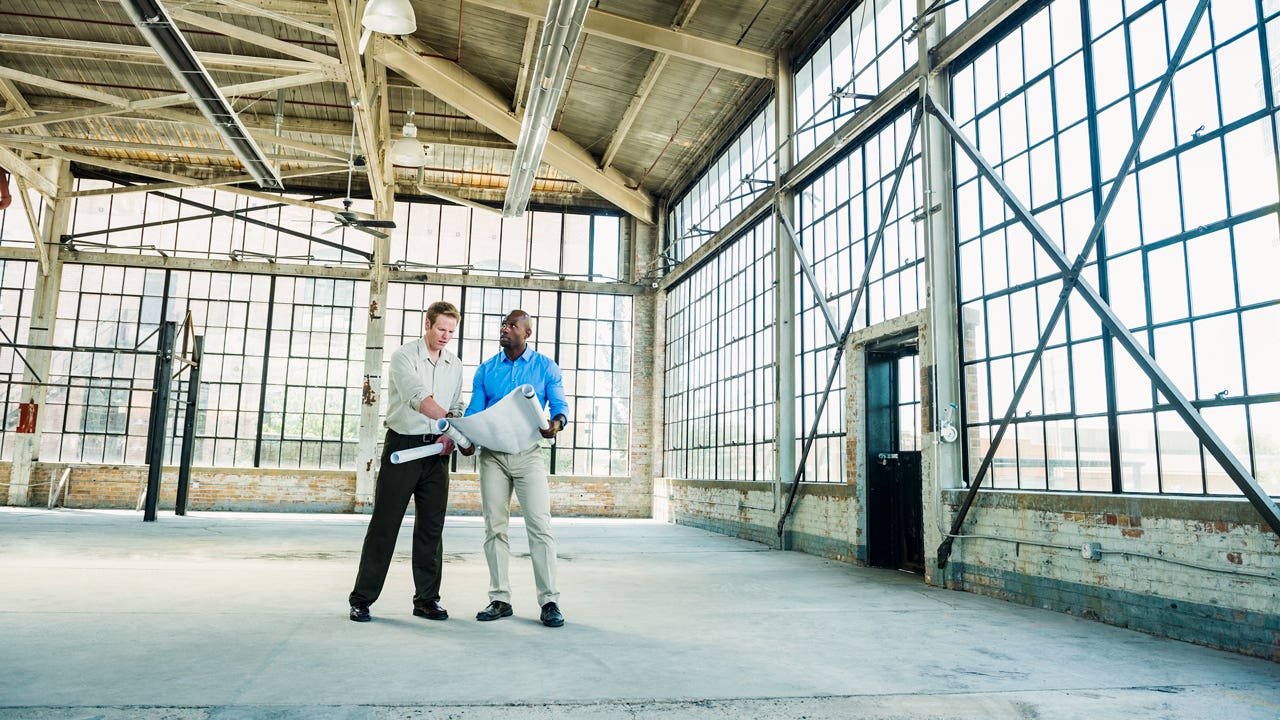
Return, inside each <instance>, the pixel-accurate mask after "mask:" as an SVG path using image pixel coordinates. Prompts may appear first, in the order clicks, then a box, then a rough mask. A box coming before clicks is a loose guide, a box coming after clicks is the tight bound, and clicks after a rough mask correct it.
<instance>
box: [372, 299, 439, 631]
mask: <svg viewBox="0 0 1280 720" xmlns="http://www.w3.org/2000/svg"><path fill="white" fill-rule="evenodd" d="M461 320H462V316H461V315H460V314H459V313H458V309H457V308H456V307H454V306H453V305H452V304H451V303H447V302H437V303H432V304H431V306H430V307H428V308H427V320H426V334H425V336H423V337H421V338H418V339H416V340H414V341H413V342H410V343H406V344H405V345H403V346H401V347H400V349H398V350H396V351H395V353H393V354H392V355H391V369H390V378H389V379H388V383H387V421H386V424H387V435H386V440H385V442H384V443H383V447H382V464H381V466H380V468H379V470H378V481H377V488H376V489H375V491H374V496H373V514H372V516H371V517H370V518H369V529H368V531H367V532H366V533H365V536H364V547H363V548H362V549H361V550H360V569H359V571H358V572H357V573H356V583H355V587H354V588H353V589H352V590H351V595H350V597H349V600H350V603H351V619H352V620H354V621H356V622H366V621H368V620H369V619H370V617H369V606H370V605H372V604H373V603H374V601H376V600H377V599H378V595H380V594H381V593H382V585H383V583H384V582H385V581H386V578H387V569H388V568H390V566H391V556H392V555H393V554H394V553H395V549H396V535H397V533H399V531H400V523H401V522H402V521H403V520H404V513H405V510H406V509H407V508H408V505H409V498H410V497H412V498H413V501H414V518H413V586H414V594H413V614H414V615H416V616H418V617H424V618H428V619H431V620H446V619H448V617H449V613H448V612H447V611H445V609H444V608H443V607H441V606H440V571H441V566H442V565H443V558H444V552H443V547H442V545H441V543H440V535H441V533H442V532H443V531H444V517H445V510H446V508H447V507H448V503H449V455H450V453H452V452H453V442H452V441H450V440H449V438H448V437H445V436H442V435H437V434H436V420H439V419H440V418H443V417H455V416H459V415H461V414H462V410H463V407H464V406H463V404H462V361H460V360H459V359H458V356H457V355H454V354H453V353H452V352H450V351H449V350H448V349H446V348H445V346H446V345H448V344H449V341H450V340H452V339H453V335H454V333H455V332H457V330H458V323H459V322H460V321H461ZM435 442H439V443H442V444H443V445H444V446H445V451H444V452H442V453H441V454H439V455H434V456H431V457H425V458H419V459H417V460H409V461H407V462H403V463H399V464H396V463H392V462H391V454H392V453H394V452H397V451H400V450H408V449H410V448H415V447H418V446H421V445H430V444H431V443H435Z"/></svg>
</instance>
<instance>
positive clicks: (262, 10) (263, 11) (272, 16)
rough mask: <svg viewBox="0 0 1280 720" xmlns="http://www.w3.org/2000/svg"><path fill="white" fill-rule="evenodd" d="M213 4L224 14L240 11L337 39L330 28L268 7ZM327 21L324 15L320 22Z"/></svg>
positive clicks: (229, 1)
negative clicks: (230, 11) (217, 5)
mask: <svg viewBox="0 0 1280 720" xmlns="http://www.w3.org/2000/svg"><path fill="white" fill-rule="evenodd" d="M214 2H216V3H218V4H219V5H221V6H223V7H222V11H223V12H226V11H228V10H241V11H243V12H245V13H247V14H249V15H254V16H256V17H264V18H267V19H269V20H274V21H276V22H278V23H283V24H285V25H290V26H292V27H296V28H298V29H299V30H306V31H307V32H309V33H314V34H316V35H320V36H322V37H327V38H329V39H330V40H336V39H337V37H338V36H337V33H335V32H334V31H333V30H332V29H331V28H326V27H320V26H319V25H314V24H312V23H309V22H307V21H305V20H301V19H299V18H296V17H294V16H293V15H290V14H289V13H288V12H278V11H276V10H272V9H271V8H269V7H263V6H261V5H254V4H252V3H248V2H244V0H214ZM188 7H189V6H188ZM329 19H330V18H329V16H328V15H327V14H326V15H325V16H324V17H323V20H321V22H325V21H328V20H329Z"/></svg>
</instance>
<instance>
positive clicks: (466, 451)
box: [458, 445, 476, 457]
mask: <svg viewBox="0 0 1280 720" xmlns="http://www.w3.org/2000/svg"><path fill="white" fill-rule="evenodd" d="M458 452H460V453H462V456H463V457H471V456H472V455H475V454H476V446H475V445H468V446H466V447H462V446H458Z"/></svg>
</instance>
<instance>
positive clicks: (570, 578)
mask: <svg viewBox="0 0 1280 720" xmlns="http://www.w3.org/2000/svg"><path fill="white" fill-rule="evenodd" d="M367 521H368V518H367V516H361V515H277V514H240V513H195V514H193V515H190V516H188V517H185V518H179V517H174V516H173V515H172V514H162V515H161V517H160V519H159V521H158V522H155V523H143V522H142V520H141V515H140V514H135V513H128V512H116V511H88V510H54V511H46V510H36V509H25V508H21V509H20V508H3V509H0V578H2V579H3V584H2V585H0V587H3V590H2V591H0V718H24V719H27V718H29V719H32V720H49V719H56V720H72V719H75V720H80V719H85V720H88V719H89V718H94V719H96V720H116V719H117V718H147V719H156V720H158V719H160V718H167V719H173V720H188V719H197V718H198V719H202V720H203V719H206V718H210V719H216V720H241V719H248V718H269V719H272V720H302V719H303V718H306V719H308V720H312V719H315V720H330V719H335V720H365V719H373V718H424V719H425V718H433V719H434V718H439V719H444V718H497V719H501V720H507V719H510V720H515V719H517V718H520V719H532V720H537V719H540V718H553V717H571V718H587V719H590V720H612V719H615V718H663V719H667V718H744V717H749V718H801V717H803V718H810V719H813V720H823V719H828V718H829V719H832V720H834V719H836V718H841V719H848V718H975V719H977V718H984V719H986V718H1004V717H1016V718H1047V719H1056V718H1086V717H1087V718H1098V717H1124V716H1129V717H1139V718H1156V717H1158V718H1204V717H1213V718H1231V720H1243V719H1245V718H1268V719H1274V718H1280V665H1278V664H1275V663H1271V662H1267V661H1264V660H1258V659H1251V658H1246V657H1241V656H1236V655H1232V654H1228V653H1223V652H1217V651H1214V650H1209V649H1206V648H1202V647H1197V646H1194V645H1189V644H1186V643H1181V642H1175V641H1170V640H1162V639H1159V638H1154V637H1150V636H1147V635H1143V634H1141V633H1137V632H1132V631H1128V630H1122V629H1119V628H1114V627H1109V626H1106V625H1102V624H1099V623H1095V622H1090V621H1086V620H1081V619H1079V618H1075V617H1071V616H1067V615H1062V614H1059V613H1054V612H1048V611H1043V610H1036V609H1033V608H1028V607H1023V606H1020V605H1013V604H1009V603H1004V602H1000V601H997V600H992V599H989V598H984V597H979V596H976V595H971V594H967V593H959V592H952V591H948V590H939V589H936V588H930V587H926V586H925V585H924V584H923V583H922V582H921V581H920V580H919V579H918V578H916V577H914V576H911V575H905V574H901V573H896V572H889V571H883V570H872V569H866V568H856V567H850V566H847V565H843V564H840V563H835V562H830V561H825V560H822V559H819V558H815V557H810V556H807V555H802V554H799V553H785V552H778V551H773V550H769V549H767V548H765V547H764V546H761V545H757V544H754V543H749V542H745V541H740V540H735V539H731V538H726V537H721V536H718V535H714V534H710V533H705V532H702V531H699V530H694V529H691V528H687V527H675V526H670V525H664V524H661V523H656V522H650V521H612V520H581V519H575V520H557V521H556V532H557V536H558V539H559V544H560V557H561V564H560V578H561V591H562V594H563V597H562V602H561V607H562V609H563V610H564V613H565V617H566V620H567V624H566V625H565V626H564V627H563V628H559V629H550V628H544V627H542V625H541V624H539V623H538V621H537V612H538V608H537V606H536V603H535V601H534V590H533V579H532V571H531V569H530V565H529V562H528V560H527V558H525V557H516V558H513V563H512V582H513V586H514V591H515V598H514V602H513V604H514V606H515V611H516V614H515V617H512V618H507V619H503V620H500V621H497V622H492V623H478V622H476V621H475V620H474V619H473V618H474V616H475V612H476V611H477V610H479V609H480V608H481V607H483V606H484V605H485V604H486V602H487V600H486V597H485V590H486V587H487V572H486V570H485V563H484V556H483V554H482V552H481V541H482V537H483V528H482V526H481V523H480V520H479V519H478V518H451V519H450V520H449V522H448V526H447V528H446V530H445V543H446V546H445V549H446V564H445V578H444V597H443V598H442V602H443V604H444V605H445V607H446V608H448V609H449V611H450V613H452V617H451V619H449V620H448V621H446V622H433V621H429V620H422V619H418V618H415V617H413V616H412V615H410V609H411V606H410V597H411V595H412V592H413V591H412V584H411V580H410V574H409V565H408V562H409V560H408V548H409V540H408V539H409V525H408V524H407V523H406V526H405V528H404V531H403V532H402V534H401V538H400V543H399V546H398V553H397V559H396V561H395V562H394V563H393V565H392V568H391V573H390V576H389V579H388V583H387V588H386V590H385V592H384V594H383V597H382V600H381V601H379V602H378V603H377V604H375V605H374V606H373V614H374V620H373V622H371V623H353V622H349V621H348V620H347V619H346V613H347V606H346V596H347V592H348V591H349V590H350V586H351V582H352V579H353V577H354V573H355V567H356V562H357V558H358V553H359V547H360V541H361V538H362V537H363V534H364V528H365V525H366V523H367ZM512 536H513V537H512V543H513V550H515V551H524V550H525V549H526V545H525V540H524V532H523V527H522V526H520V525H513V528H512Z"/></svg>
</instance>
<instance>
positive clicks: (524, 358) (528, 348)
mask: <svg viewBox="0 0 1280 720" xmlns="http://www.w3.org/2000/svg"><path fill="white" fill-rule="evenodd" d="M498 357H500V358H502V362H504V363H511V364H512V365H514V364H516V363H518V362H529V361H531V360H533V346H532V345H528V344H526V345H525V346H524V352H522V353H520V357H518V358H516V359H515V360H512V359H511V358H509V357H507V351H506V350H501V351H499V352H498Z"/></svg>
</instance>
